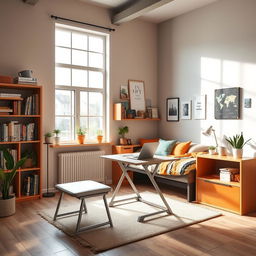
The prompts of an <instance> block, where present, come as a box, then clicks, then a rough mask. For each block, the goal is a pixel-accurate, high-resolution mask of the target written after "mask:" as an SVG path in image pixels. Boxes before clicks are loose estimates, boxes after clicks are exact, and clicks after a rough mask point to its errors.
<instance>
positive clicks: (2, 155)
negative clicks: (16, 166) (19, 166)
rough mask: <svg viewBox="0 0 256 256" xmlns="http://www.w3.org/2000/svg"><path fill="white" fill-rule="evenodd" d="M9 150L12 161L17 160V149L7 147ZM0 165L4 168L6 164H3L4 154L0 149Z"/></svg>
mask: <svg viewBox="0 0 256 256" xmlns="http://www.w3.org/2000/svg"><path fill="white" fill-rule="evenodd" d="M9 152H10V153H11V155H12V157H13V160H14V163H16V162H17V150H16V149H9ZM0 167H1V168H2V169H5V170H6V165H5V159H4V154H3V151H0Z"/></svg>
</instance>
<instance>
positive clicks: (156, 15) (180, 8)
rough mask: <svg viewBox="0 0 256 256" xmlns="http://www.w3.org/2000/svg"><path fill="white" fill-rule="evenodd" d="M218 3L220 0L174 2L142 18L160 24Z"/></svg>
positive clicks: (180, 0) (182, 0) (175, 0)
mask: <svg viewBox="0 0 256 256" xmlns="http://www.w3.org/2000/svg"><path fill="white" fill-rule="evenodd" d="M217 1H219V0H174V1H172V2H170V3H168V4H165V5H163V6H161V7H159V8H156V9H154V10H152V11H149V12H148V13H147V14H144V15H143V16H141V17H142V18H144V19H145V20H148V21H151V22H154V23H160V22H163V21H166V20H168V19H171V18H174V17H176V16H179V15H181V14H184V13H186V12H190V11H193V10H195V9H198V8H200V7H203V6H205V5H208V4H211V3H213V2H217Z"/></svg>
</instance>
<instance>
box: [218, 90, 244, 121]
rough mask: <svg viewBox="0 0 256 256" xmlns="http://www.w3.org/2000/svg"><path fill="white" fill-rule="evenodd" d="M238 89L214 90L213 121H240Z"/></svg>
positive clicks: (239, 91) (239, 92)
mask: <svg viewBox="0 0 256 256" xmlns="http://www.w3.org/2000/svg"><path fill="white" fill-rule="evenodd" d="M240 94H241V88H240V87H231V88H222V89H216V90H215V94H214V115H215V119H240V111H241V106H240V97H241V95H240Z"/></svg>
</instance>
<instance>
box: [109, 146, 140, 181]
mask: <svg viewBox="0 0 256 256" xmlns="http://www.w3.org/2000/svg"><path fill="white" fill-rule="evenodd" d="M139 147H140V145H114V146H112V153H113V154H126V153H134V152H135V151H136V149H137V148H139ZM128 173H129V176H130V177H131V179H133V173H132V172H128ZM121 175H122V170H121V168H120V166H119V165H118V163H117V162H116V161H113V162H112V183H113V185H117V183H118V181H119V179H120V177H121ZM123 184H128V180H127V179H126V178H125V179H124V181H123Z"/></svg>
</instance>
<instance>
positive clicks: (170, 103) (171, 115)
mask: <svg viewBox="0 0 256 256" xmlns="http://www.w3.org/2000/svg"><path fill="white" fill-rule="evenodd" d="M179 101H180V99H179V98H167V99H166V121H167V122H178V121H179Z"/></svg>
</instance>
